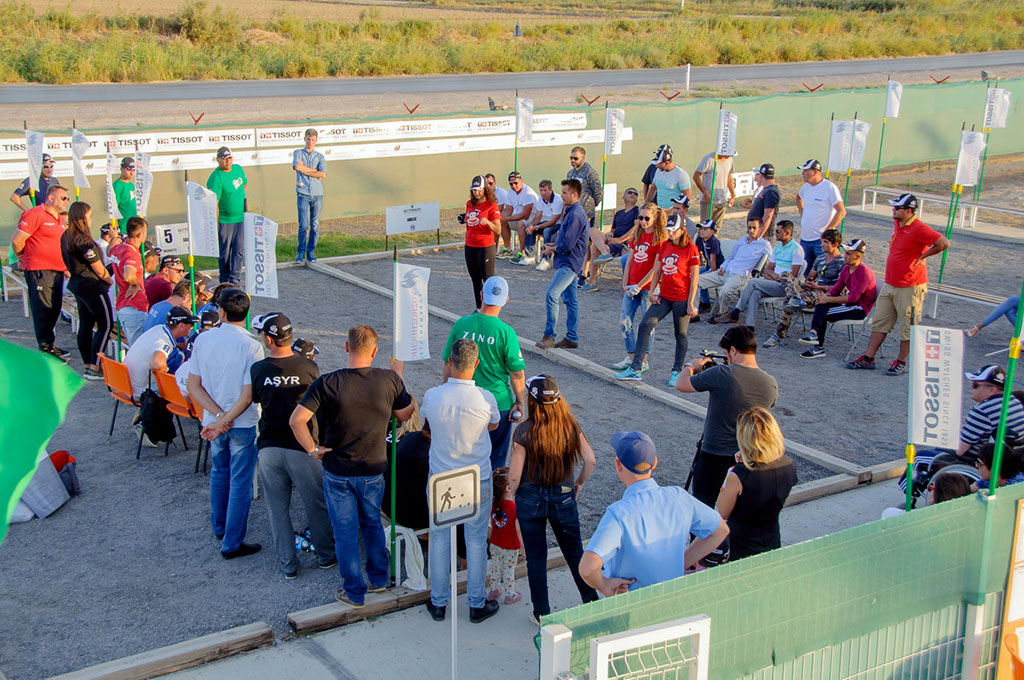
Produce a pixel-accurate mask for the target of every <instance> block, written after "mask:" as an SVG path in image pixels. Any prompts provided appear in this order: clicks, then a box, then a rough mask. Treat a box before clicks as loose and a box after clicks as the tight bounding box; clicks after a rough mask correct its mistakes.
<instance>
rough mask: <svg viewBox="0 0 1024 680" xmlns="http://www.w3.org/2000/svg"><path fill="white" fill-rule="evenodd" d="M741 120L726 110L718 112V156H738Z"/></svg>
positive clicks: (716, 150) (716, 149)
mask: <svg viewBox="0 0 1024 680" xmlns="http://www.w3.org/2000/svg"><path fill="white" fill-rule="evenodd" d="M739 120H740V119H739V118H738V117H737V116H736V114H735V113H732V112H731V111H727V110H726V109H722V110H721V111H719V112H718V145H717V146H716V147H715V153H716V154H717V155H719V156H735V155H736V132H737V126H738V125H739Z"/></svg>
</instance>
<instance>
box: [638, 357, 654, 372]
mask: <svg viewBox="0 0 1024 680" xmlns="http://www.w3.org/2000/svg"><path fill="white" fill-rule="evenodd" d="M649 370H651V364H650V363H649V362H648V361H647V360H646V359H644V363H643V365H641V366H640V373H646V372H647V371H649Z"/></svg>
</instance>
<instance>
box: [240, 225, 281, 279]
mask: <svg viewBox="0 0 1024 680" xmlns="http://www.w3.org/2000/svg"><path fill="white" fill-rule="evenodd" d="M244 228H245V292H246V293H248V294H249V295H252V296H254V297H265V298H274V299H277V252H276V250H275V248H276V247H277V222H274V221H273V220H268V219H267V218H266V217H264V216H263V215H257V214H255V213H245V222H244Z"/></svg>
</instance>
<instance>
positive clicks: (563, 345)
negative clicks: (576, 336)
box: [555, 338, 580, 349]
mask: <svg viewBox="0 0 1024 680" xmlns="http://www.w3.org/2000/svg"><path fill="white" fill-rule="evenodd" d="M579 346H580V343H578V342H573V341H572V340H568V339H566V338H562V339H561V340H559V341H558V342H556V343H555V347H556V348H557V349H576V348H577V347H579Z"/></svg>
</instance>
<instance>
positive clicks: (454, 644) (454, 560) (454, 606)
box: [448, 524, 459, 680]
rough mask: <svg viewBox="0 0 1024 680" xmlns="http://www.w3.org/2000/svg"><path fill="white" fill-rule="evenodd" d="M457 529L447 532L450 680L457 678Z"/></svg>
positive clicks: (453, 526) (452, 527) (453, 527)
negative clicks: (449, 570)
mask: <svg viewBox="0 0 1024 680" xmlns="http://www.w3.org/2000/svg"><path fill="white" fill-rule="evenodd" d="M457 528H458V527H457V525H455V524H453V525H452V526H451V528H450V529H449V530H448V531H450V532H451V535H450V537H449V538H450V540H451V554H450V555H449V559H450V560H451V567H450V568H451V575H450V576H451V580H450V581H449V583H448V587H449V588H450V589H451V595H450V598H449V599H450V602H449V605H450V606H449V609H451V614H452V680H456V679H457V678H458V677H459V656H458V648H459V626H458V618H459V615H458V611H459V601H458V599H457V598H458V594H459V587H458V584H457V583H456V578H458V574H459V555H458V552H457V550H456V541H457V536H456V529H457Z"/></svg>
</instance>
